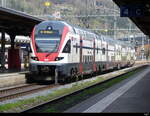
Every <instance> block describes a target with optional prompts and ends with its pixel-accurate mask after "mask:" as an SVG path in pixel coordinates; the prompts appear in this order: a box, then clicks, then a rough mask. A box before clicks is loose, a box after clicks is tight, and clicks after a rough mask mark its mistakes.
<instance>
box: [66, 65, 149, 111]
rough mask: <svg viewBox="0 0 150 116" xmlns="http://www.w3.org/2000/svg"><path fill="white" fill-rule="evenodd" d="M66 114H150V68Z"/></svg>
mask: <svg viewBox="0 0 150 116" xmlns="http://www.w3.org/2000/svg"><path fill="white" fill-rule="evenodd" d="M65 112H69V113H70V112H71V113H73V112H83V113H89V112H91V113H93V112H94V113H100V112H105V113H107V112H108V113H145V112H150V66H148V67H147V68H145V69H144V70H143V71H140V72H138V73H136V74H135V75H133V76H131V77H130V78H128V79H125V80H123V81H122V82H120V83H118V84H116V85H114V86H112V87H110V88H108V89H106V90H105V91H103V92H101V93H99V94H97V95H95V96H93V97H91V98H89V99H87V100H85V101H83V102H81V103H80V104H77V105H76V106H74V107H72V108H70V109H68V110H66V111H65Z"/></svg>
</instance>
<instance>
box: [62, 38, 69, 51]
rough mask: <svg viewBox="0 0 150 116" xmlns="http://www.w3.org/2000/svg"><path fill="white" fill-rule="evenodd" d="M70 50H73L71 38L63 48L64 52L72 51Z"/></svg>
mask: <svg viewBox="0 0 150 116" xmlns="http://www.w3.org/2000/svg"><path fill="white" fill-rule="evenodd" d="M70 52H71V40H68V42H67V43H66V45H65V47H64V49H63V53H70Z"/></svg>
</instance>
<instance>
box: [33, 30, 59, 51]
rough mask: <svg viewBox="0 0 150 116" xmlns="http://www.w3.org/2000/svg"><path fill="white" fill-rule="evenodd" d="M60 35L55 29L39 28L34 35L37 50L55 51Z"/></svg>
mask: <svg viewBox="0 0 150 116" xmlns="http://www.w3.org/2000/svg"><path fill="white" fill-rule="evenodd" d="M60 39H61V36H60V35H59V32H58V31H57V30H55V31H54V30H39V33H38V34H37V35H36V36H35V45H36V50H37V52H42V53H43V52H48V53H53V52H57V50H58V47H59V43H60Z"/></svg>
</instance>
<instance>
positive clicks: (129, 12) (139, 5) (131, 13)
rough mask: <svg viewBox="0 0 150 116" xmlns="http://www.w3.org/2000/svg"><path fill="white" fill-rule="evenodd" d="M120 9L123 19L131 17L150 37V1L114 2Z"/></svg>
mask: <svg viewBox="0 0 150 116" xmlns="http://www.w3.org/2000/svg"><path fill="white" fill-rule="evenodd" d="M113 1H114V2H115V3H116V4H117V5H118V6H119V7H120V15H121V17H129V18H130V19H131V20H132V21H133V22H134V23H135V24H136V25H137V27H139V29H140V30H141V31H142V32H143V33H144V34H146V35H149V36H150V0H113Z"/></svg>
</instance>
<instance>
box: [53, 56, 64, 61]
mask: <svg viewBox="0 0 150 116" xmlns="http://www.w3.org/2000/svg"><path fill="white" fill-rule="evenodd" d="M62 59H64V57H56V58H55V61H59V60H62Z"/></svg>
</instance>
